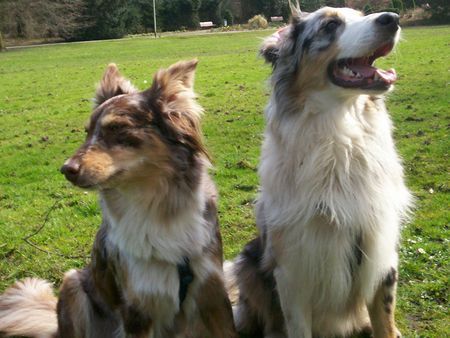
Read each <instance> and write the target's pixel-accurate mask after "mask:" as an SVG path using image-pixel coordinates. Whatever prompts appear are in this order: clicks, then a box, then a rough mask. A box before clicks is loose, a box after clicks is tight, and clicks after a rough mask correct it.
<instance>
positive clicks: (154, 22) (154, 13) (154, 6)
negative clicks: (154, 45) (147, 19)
mask: <svg viewBox="0 0 450 338" xmlns="http://www.w3.org/2000/svg"><path fill="white" fill-rule="evenodd" d="M155 1H156V0H153V25H154V30H155V38H156V37H157V36H156V5H155Z"/></svg>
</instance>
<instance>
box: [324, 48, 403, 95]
mask: <svg viewBox="0 0 450 338" xmlns="http://www.w3.org/2000/svg"><path fill="white" fill-rule="evenodd" d="M393 47H394V43H392V42H389V43H387V44H384V45H382V46H381V47H380V48H378V49H376V50H375V51H374V52H373V53H371V54H370V55H367V56H363V57H359V58H348V59H340V60H337V61H334V62H332V63H331V64H330V66H329V68H328V75H329V77H330V80H331V82H333V83H334V84H335V85H337V86H340V87H344V88H361V89H375V90H386V89H388V88H389V87H390V86H391V85H392V84H393V83H394V82H395V81H396V80H397V74H396V73H395V70H394V69H389V70H383V69H379V68H376V67H374V66H373V63H374V61H375V60H376V59H378V58H380V57H383V56H386V55H388V54H389V53H390V52H391V50H392V48H393Z"/></svg>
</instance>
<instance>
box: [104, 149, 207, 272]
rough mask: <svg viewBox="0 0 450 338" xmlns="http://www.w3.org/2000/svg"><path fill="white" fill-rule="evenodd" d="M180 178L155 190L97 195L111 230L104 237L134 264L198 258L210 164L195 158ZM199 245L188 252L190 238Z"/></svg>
mask: <svg viewBox="0 0 450 338" xmlns="http://www.w3.org/2000/svg"><path fill="white" fill-rule="evenodd" d="M195 166H196V168H195V169H192V168H191V170H190V171H189V175H195V177H192V178H191V179H192V180H191V183H192V185H190V184H186V181H185V178H176V177H175V178H173V177H172V179H170V178H169V179H168V180H164V179H161V180H160V181H159V182H158V185H157V187H155V186H154V185H152V186H151V187H148V186H146V185H145V182H143V183H144V184H136V185H133V186H131V187H130V186H126V187H121V188H116V189H110V190H103V191H101V192H100V199H101V205H102V209H103V215H104V216H103V217H104V222H105V223H107V224H108V225H109V227H110V230H111V231H110V232H109V235H108V238H109V240H110V242H112V244H113V245H114V246H116V247H117V248H118V249H119V250H120V251H121V252H122V253H124V254H127V255H130V256H134V257H135V258H139V259H150V258H156V259H159V260H164V261H168V262H171V263H173V264H178V263H180V262H181V261H182V260H183V257H185V256H186V257H193V256H197V255H199V254H200V252H201V250H202V248H203V246H204V245H206V244H207V243H208V242H209V240H210V233H209V230H208V228H207V226H206V225H205V224H204V223H205V221H204V219H203V213H204V210H205V202H206V198H207V197H208V196H206V195H207V189H206V188H205V186H206V185H207V184H208V178H207V168H208V166H209V162H208V161H207V160H206V159H205V158H203V157H198V158H196V159H195ZM193 238H195V240H196V241H197V242H198V244H199V245H198V246H197V245H196V246H195V247H193V246H192V245H191V244H188V242H189V243H192V239H193Z"/></svg>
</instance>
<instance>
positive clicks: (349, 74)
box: [341, 67, 355, 76]
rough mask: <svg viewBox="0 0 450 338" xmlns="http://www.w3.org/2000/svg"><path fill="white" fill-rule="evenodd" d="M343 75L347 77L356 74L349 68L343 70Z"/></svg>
mask: <svg viewBox="0 0 450 338" xmlns="http://www.w3.org/2000/svg"><path fill="white" fill-rule="evenodd" d="M341 73H342V74H344V75H347V76H354V74H355V73H353V72H352V71H351V70H350V69H348V68H347V67H344V68H342V70H341Z"/></svg>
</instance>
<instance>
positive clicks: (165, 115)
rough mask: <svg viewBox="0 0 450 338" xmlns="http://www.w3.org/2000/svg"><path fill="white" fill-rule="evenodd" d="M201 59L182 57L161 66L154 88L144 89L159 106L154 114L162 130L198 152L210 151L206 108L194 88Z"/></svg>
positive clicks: (152, 104) (174, 139)
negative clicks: (203, 117)
mask: <svg viewBox="0 0 450 338" xmlns="http://www.w3.org/2000/svg"><path fill="white" fill-rule="evenodd" d="M197 64H198V61H197V60H196V59H195V60H191V61H180V62H178V63H175V64H174V65H172V66H170V67H169V68H168V69H162V70H159V71H158V72H157V73H156V75H155V77H154V79H153V84H152V86H151V88H150V89H148V90H146V91H144V92H143V94H144V95H145V97H146V100H148V102H149V104H150V105H151V106H155V105H156V107H157V109H155V111H158V113H157V114H155V116H154V118H155V119H157V120H158V125H159V127H160V129H162V130H161V131H162V133H163V134H164V135H165V136H166V137H167V138H169V139H171V140H172V141H173V142H174V143H176V144H183V145H184V146H185V149H190V151H192V152H194V153H197V152H200V153H203V154H205V155H206V156H207V152H206V150H205V148H204V146H203V141H202V133H201V129H200V117H201V113H202V108H201V107H200V105H199V104H198V103H197V101H196V100H195V98H196V96H195V93H194V90H193V86H194V77H195V70H196V67H197Z"/></svg>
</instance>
